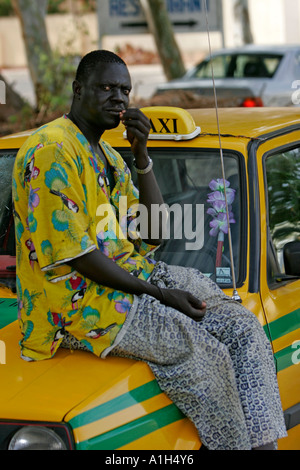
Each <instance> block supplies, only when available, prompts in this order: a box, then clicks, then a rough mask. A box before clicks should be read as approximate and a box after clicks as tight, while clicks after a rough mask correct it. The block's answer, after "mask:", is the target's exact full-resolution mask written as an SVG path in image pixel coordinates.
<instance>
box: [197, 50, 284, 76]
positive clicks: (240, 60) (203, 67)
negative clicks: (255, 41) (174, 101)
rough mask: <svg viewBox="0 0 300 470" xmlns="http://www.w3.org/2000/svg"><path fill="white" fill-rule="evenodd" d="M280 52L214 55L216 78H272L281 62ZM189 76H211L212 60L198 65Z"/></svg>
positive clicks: (213, 62)
mask: <svg viewBox="0 0 300 470" xmlns="http://www.w3.org/2000/svg"><path fill="white" fill-rule="evenodd" d="M282 57H283V56H282V55H279V54H221V55H218V56H215V57H213V59H212V64H213V68H214V76H215V78H272V77H273V76H274V74H275V72H276V70H277V68H278V66H279V64H280V61H281V59H282ZM189 78H211V63H210V60H205V61H203V62H201V63H200V64H199V65H198V66H196V67H195V68H194V69H193V70H192V71H191V72H190V74H189Z"/></svg>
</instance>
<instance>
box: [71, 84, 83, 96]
mask: <svg viewBox="0 0 300 470" xmlns="http://www.w3.org/2000/svg"><path fill="white" fill-rule="evenodd" d="M72 87H73V94H74V98H79V99H80V95H81V88H82V86H81V83H80V82H79V81H78V80H74V82H73V85H72Z"/></svg>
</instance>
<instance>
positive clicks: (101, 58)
mask: <svg viewBox="0 0 300 470" xmlns="http://www.w3.org/2000/svg"><path fill="white" fill-rule="evenodd" d="M99 62H100V63H101V62H102V63H105V64H109V63H110V64H120V65H125V67H127V66H126V64H125V62H124V60H123V59H121V57H119V56H118V55H117V54H115V53H114V52H111V51H106V50H103V49H101V50H97V51H92V52H89V53H88V54H86V55H85V56H84V57H83V58H82V59H81V61H80V62H79V65H78V68H77V72H76V80H78V81H79V82H84V81H85V80H86V79H87V77H88V75H89V73H90V72H91V71H92V70H93V69H94V68H95V67H96V66H97V65H98V64H99Z"/></svg>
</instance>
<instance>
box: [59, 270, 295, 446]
mask: <svg viewBox="0 0 300 470" xmlns="http://www.w3.org/2000/svg"><path fill="white" fill-rule="evenodd" d="M149 282H151V283H153V284H155V285H158V286H159V287H161V288H164V287H166V288H171V289H172V288H178V289H184V290H187V291H189V292H191V293H192V294H193V295H195V296H196V297H198V298H199V299H201V300H204V301H205V302H206V303H207V311H206V315H205V317H204V318H203V320H202V321H201V322H195V321H194V320H192V319H191V318H189V317H187V316H186V315H184V314H182V313H180V312H179V311H177V310H175V309H173V308H171V307H166V306H165V305H162V304H161V303H160V302H159V301H158V300H156V299H155V298H153V297H151V296H149V295H146V294H144V295H141V296H140V297H138V302H137V306H136V304H134V306H133V307H132V309H131V311H130V313H129V315H128V317H127V319H126V322H125V324H124V326H123V328H122V330H123V331H122V333H123V334H122V337H119V339H118V341H116V342H115V344H114V347H113V349H112V350H111V351H110V355H112V356H119V357H129V358H134V359H137V360H143V361H145V362H146V363H148V365H149V366H150V368H151V370H152V371H153V373H154V375H155V377H156V379H157V381H158V384H159V386H160V388H161V389H162V391H164V392H165V393H166V394H167V395H168V396H169V397H170V399H171V400H172V401H173V402H174V403H175V404H176V405H177V406H178V408H179V409H180V410H181V411H182V412H183V413H184V414H185V415H186V416H188V417H189V418H190V419H191V421H192V422H193V423H194V424H195V426H196V428H197V430H198V433H199V436H200V439H201V441H202V443H203V444H204V445H205V446H206V447H207V448H208V449H210V450H250V449H252V448H255V447H259V446H262V445H265V444H268V443H271V442H276V441H277V439H279V438H281V437H285V436H286V435H287V433H286V428H285V423H284V417H283V412H282V407H281V402H280V396H279V391H278V385H277V380H276V372H275V367H274V360H273V354H272V349H271V345H270V343H269V341H268V339H267V337H266V335H265V333H264V330H263V328H262V327H261V325H260V323H259V321H258V319H257V318H256V316H255V315H254V314H253V313H251V312H250V311H248V310H247V309H245V308H244V307H243V306H242V305H241V304H239V303H237V302H236V301H234V300H232V299H231V298H229V297H228V296H226V295H225V294H224V293H223V291H222V290H221V289H220V288H219V287H218V286H217V285H216V284H215V283H214V282H212V281H211V280H210V279H209V278H207V277H206V276H204V275H203V274H202V273H200V272H199V271H197V270H196V269H193V268H184V267H178V266H168V265H166V264H165V263H161V262H159V263H157V264H156V266H155V268H154V270H153V273H152V275H151V278H150V279H149ZM70 341H71V343H70ZM63 346H64V347H70V346H71V347H73V348H78V347H79V348H82V345H81V344H80V342H77V341H76V340H75V338H70V335H66V336H65V338H64V341H63ZM83 348H84V347H83ZM276 447H277V446H276V445H275V448H276Z"/></svg>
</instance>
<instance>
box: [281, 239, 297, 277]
mask: <svg viewBox="0 0 300 470" xmlns="http://www.w3.org/2000/svg"><path fill="white" fill-rule="evenodd" d="M283 259H284V267H285V273H286V274H289V275H292V276H300V241H296V242H290V243H287V244H286V245H284V247H283Z"/></svg>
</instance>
